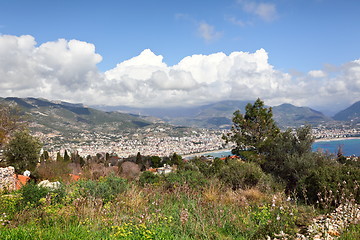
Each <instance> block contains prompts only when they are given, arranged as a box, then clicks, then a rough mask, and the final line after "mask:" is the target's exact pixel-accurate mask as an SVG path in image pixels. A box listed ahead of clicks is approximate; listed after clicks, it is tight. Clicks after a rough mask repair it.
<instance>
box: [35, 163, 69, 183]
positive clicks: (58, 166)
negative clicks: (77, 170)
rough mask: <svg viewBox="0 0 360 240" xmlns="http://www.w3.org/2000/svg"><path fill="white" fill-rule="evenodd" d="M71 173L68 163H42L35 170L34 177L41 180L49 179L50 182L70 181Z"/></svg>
mask: <svg viewBox="0 0 360 240" xmlns="http://www.w3.org/2000/svg"><path fill="white" fill-rule="evenodd" d="M70 172H71V170H70V168H69V167H68V163H66V162H60V161H48V162H45V163H41V164H40V166H38V167H37V168H36V170H35V173H34V175H37V176H38V177H39V178H40V179H47V180H49V181H62V180H69V178H70V177H69V173H70Z"/></svg>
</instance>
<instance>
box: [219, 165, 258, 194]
mask: <svg viewBox="0 0 360 240" xmlns="http://www.w3.org/2000/svg"><path fill="white" fill-rule="evenodd" d="M263 176H264V173H263V172H262V170H261V168H260V167H259V166H258V165H256V164H255V163H246V162H238V161H230V162H229V163H228V164H227V165H226V166H224V167H223V168H222V169H221V170H220V173H219V178H220V180H221V181H223V182H224V183H225V184H227V185H228V186H230V187H231V188H232V189H233V190H236V189H240V188H241V189H246V188H251V187H254V186H256V185H257V184H258V183H259V181H260V179H261V178H262V177H263Z"/></svg>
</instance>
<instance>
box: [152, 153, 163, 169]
mask: <svg viewBox="0 0 360 240" xmlns="http://www.w3.org/2000/svg"><path fill="white" fill-rule="evenodd" d="M150 162H151V167H153V168H159V167H161V166H162V164H161V158H160V157H158V156H152V157H151V158H150Z"/></svg>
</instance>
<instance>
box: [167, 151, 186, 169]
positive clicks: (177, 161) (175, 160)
mask: <svg viewBox="0 0 360 240" xmlns="http://www.w3.org/2000/svg"><path fill="white" fill-rule="evenodd" d="M170 161H171V165H176V166H178V168H179V169H181V168H183V167H184V165H185V163H184V160H183V159H182V157H181V156H180V155H178V154H176V153H174V154H173V155H172V156H171V158H170Z"/></svg>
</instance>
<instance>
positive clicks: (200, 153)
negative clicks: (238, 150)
mask: <svg viewBox="0 0 360 240" xmlns="http://www.w3.org/2000/svg"><path fill="white" fill-rule="evenodd" d="M352 139H360V137H338V138H336V137H332V138H319V139H315V141H314V142H332V141H343V140H352ZM228 151H231V148H224V149H220V150H212V151H206V152H198V153H190V154H184V155H181V156H182V157H183V158H192V157H196V156H206V155H208V154H211V153H221V152H228Z"/></svg>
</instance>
